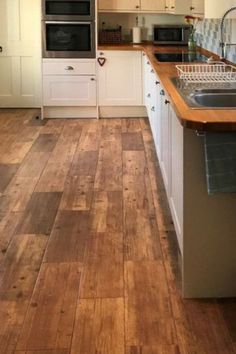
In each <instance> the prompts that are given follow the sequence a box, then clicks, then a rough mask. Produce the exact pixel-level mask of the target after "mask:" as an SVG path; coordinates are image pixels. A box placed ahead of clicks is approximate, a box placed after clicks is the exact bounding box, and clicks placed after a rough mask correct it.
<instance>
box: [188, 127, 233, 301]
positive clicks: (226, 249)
mask: <svg viewBox="0 0 236 354" xmlns="http://www.w3.org/2000/svg"><path fill="white" fill-rule="evenodd" d="M183 249H184V251H183V296H184V297H186V298H198V297H231V296H236V281H235V280H236V193H231V194H217V195H214V196H209V195H208V193H207V185H206V176H205V159H204V139H203V138H202V137H199V136H197V134H196V132H195V131H193V130H190V129H185V130H184V240H183Z"/></svg>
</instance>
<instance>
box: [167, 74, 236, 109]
mask: <svg viewBox="0 0 236 354" xmlns="http://www.w3.org/2000/svg"><path fill="white" fill-rule="evenodd" d="M172 82H173V84H174V86H175V87H176V89H177V90H178V92H179V93H180V95H181V96H182V98H183V99H184V101H185V102H186V104H187V105H188V106H189V107H190V108H192V109H236V83H224V84H223V83H219V84H217V83H214V86H213V87H212V86H210V85H211V84H209V83H208V84H194V83H188V84H186V83H185V82H183V80H180V79H178V78H172Z"/></svg>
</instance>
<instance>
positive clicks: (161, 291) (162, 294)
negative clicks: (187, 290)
mask: <svg viewBox="0 0 236 354" xmlns="http://www.w3.org/2000/svg"><path fill="white" fill-rule="evenodd" d="M125 282H126V289H125V290H126V292H125V294H126V306H125V311H126V319H125V322H126V342H127V345H129V346H140V345H141V346H142V345H146V346H152V345H154V346H155V345H156V346H158V345H174V344H177V338H176V332H175V326H174V321H173V318H172V312H171V304H170V300H169V293H168V286H167V282H166V279H165V272H164V267H163V264H162V262H156V261H146V262H144V261H143V262H132V261H128V262H125Z"/></svg>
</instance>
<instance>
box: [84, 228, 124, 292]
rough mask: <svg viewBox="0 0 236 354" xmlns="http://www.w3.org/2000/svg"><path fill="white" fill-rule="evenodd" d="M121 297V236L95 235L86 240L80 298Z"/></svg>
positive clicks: (111, 234) (122, 276) (122, 287)
mask: <svg viewBox="0 0 236 354" xmlns="http://www.w3.org/2000/svg"><path fill="white" fill-rule="evenodd" d="M123 295H124V269H123V235H122V234H114V233H110V234H109V233H107V234H96V235H94V236H93V237H92V238H91V239H90V240H88V245H87V251H86V258H85V263H84V269H83V276H82V282H81V291H80V298H115V297H122V296H123Z"/></svg>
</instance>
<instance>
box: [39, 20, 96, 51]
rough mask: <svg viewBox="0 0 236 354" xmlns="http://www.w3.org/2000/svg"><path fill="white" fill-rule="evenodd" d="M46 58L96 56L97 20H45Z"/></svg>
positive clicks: (44, 48)
mask: <svg viewBox="0 0 236 354" xmlns="http://www.w3.org/2000/svg"><path fill="white" fill-rule="evenodd" d="M43 57H44V58H95V22H74V21H43Z"/></svg>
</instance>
